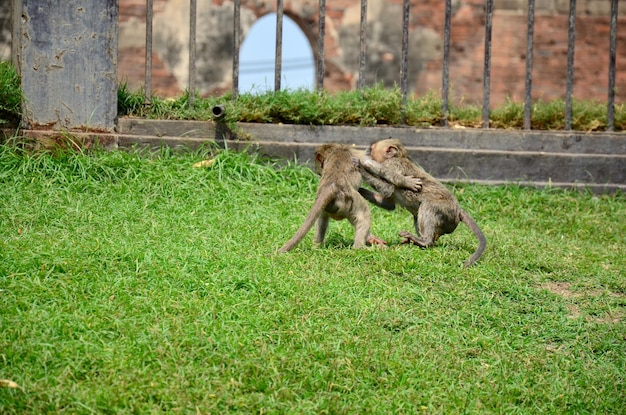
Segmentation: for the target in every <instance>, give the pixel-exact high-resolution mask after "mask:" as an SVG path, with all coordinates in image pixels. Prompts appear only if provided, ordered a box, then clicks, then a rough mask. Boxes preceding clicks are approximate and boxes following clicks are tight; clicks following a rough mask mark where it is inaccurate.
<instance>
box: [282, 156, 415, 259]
mask: <svg viewBox="0 0 626 415" xmlns="http://www.w3.org/2000/svg"><path fill="white" fill-rule="evenodd" d="M360 156H361V157H362V156H363V155H362V154H360V153H358V151H357V150H356V149H354V148H353V147H351V146H348V145H342V144H323V145H321V146H319V147H318V148H317V149H316V151H315V171H316V172H317V173H318V174H319V175H320V176H321V178H320V182H319V186H318V189H317V193H316V196H315V202H314V203H313V207H312V208H311V210H310V211H309V214H308V215H307V217H306V219H305V220H304V223H303V224H302V225H301V226H300V228H299V229H298V230H297V231H296V233H295V235H294V236H293V237H292V238H291V239H289V240H288V241H287V242H286V243H285V244H284V245H283V246H282V247H281V248H280V249H279V250H278V252H281V253H282V252H288V251H290V250H291V249H293V248H294V247H295V246H296V245H297V244H298V243H299V242H300V241H301V240H302V239H303V238H304V236H305V235H306V234H307V232H308V231H309V230H310V229H311V227H312V226H313V223H314V222H315V221H317V223H316V227H315V236H314V242H315V244H322V243H323V242H324V237H325V235H326V230H327V229H328V222H329V219H331V218H332V219H335V220H342V219H348V221H350V223H351V224H352V226H354V229H355V233H354V244H353V247H354V248H362V247H364V246H365V245H366V244H367V243H368V242H369V243H370V244H378V245H385V244H386V242H385V241H383V240H382V239H380V238H377V237H376V236H374V235H372V234H370V225H371V212H370V209H369V206H368V204H367V201H366V200H365V199H364V198H363V196H361V194H359V192H358V189H359V187H360V186H361V183H362V181H363V177H362V175H361V174H362V173H363V172H364V174H365V175H369V174H370V173H367V172H365V171H364V170H363V169H361V168H360V167H359V165H357V163H355V157H360ZM377 171H379V173H380V174H381V176H383V177H384V178H385V179H386V180H388V181H389V182H393V183H394V185H398V186H400V187H402V188H409V189H413V190H419V189H420V188H421V181H420V180H419V179H416V178H413V177H404V176H401V175H398V174H396V173H394V172H389V171H387V169H386V168H383V169H382V171H381V170H380V169H379V170H377ZM372 198H373V199H374V200H376V197H375V196H372ZM378 199H379V203H380V204H382V205H386V203H387V201H385V200H382V199H381V198H380V197H378Z"/></svg>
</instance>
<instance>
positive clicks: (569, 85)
mask: <svg viewBox="0 0 626 415" xmlns="http://www.w3.org/2000/svg"><path fill="white" fill-rule="evenodd" d="M575 44H576V0H570V1H569V27H568V29H567V76H566V80H565V85H566V86H565V129H566V130H571V129H572V91H573V89H574V47H575Z"/></svg>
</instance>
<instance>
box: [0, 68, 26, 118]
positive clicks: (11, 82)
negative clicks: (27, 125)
mask: <svg viewBox="0 0 626 415" xmlns="http://www.w3.org/2000/svg"><path fill="white" fill-rule="evenodd" d="M20 84H21V83H20V77H19V75H18V74H17V72H16V71H15V68H14V67H13V65H11V63H10V62H7V61H2V60H0V126H2V124H7V123H15V124H17V122H18V121H19V119H20V114H21V107H22V99H23V96H22V88H21V86H20Z"/></svg>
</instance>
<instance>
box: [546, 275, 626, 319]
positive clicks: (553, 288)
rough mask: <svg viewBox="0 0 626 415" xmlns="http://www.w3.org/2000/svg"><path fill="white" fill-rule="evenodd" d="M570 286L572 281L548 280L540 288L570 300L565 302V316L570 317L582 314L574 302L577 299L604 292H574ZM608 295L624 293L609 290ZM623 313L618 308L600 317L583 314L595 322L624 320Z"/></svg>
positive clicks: (594, 290)
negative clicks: (567, 302) (566, 312)
mask: <svg viewBox="0 0 626 415" xmlns="http://www.w3.org/2000/svg"><path fill="white" fill-rule="evenodd" d="M571 287H572V283H569V282H548V283H545V284H542V285H541V288H543V289H544V290H548V291H550V292H551V293H553V294H556V295H559V296H561V297H563V298H565V299H567V300H570V304H567V305H566V307H567V310H568V315H567V317H568V318H571V319H576V318H579V317H580V316H581V315H582V314H583V313H582V312H581V310H580V307H579V305H578V304H576V303H577V300H581V299H582V300H584V299H585V298H590V297H599V296H601V295H603V294H604V293H605V292H604V291H602V290H598V289H587V290H585V291H583V292H574V291H572V289H571ZM608 295H609V296H610V297H613V298H621V297H624V295H621V294H618V293H614V292H609V294H608ZM625 314H626V312H625V311H624V310H622V309H618V310H614V311H613V312H612V313H606V314H605V315H604V316H602V317H597V316H595V317H594V316H589V315H587V316H585V319H586V320H587V321H589V322H595V323H619V322H620V321H623V320H624V316H625Z"/></svg>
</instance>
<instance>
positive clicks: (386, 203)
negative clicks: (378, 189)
mask: <svg viewBox="0 0 626 415" xmlns="http://www.w3.org/2000/svg"><path fill="white" fill-rule="evenodd" d="M359 193H360V194H361V196H363V198H365V200H367V201H368V202H370V203H372V204H374V205H376V206H378V207H380V208H383V209H385V210H394V209H395V208H396V202H395V201H394V200H393V199H392V198H386V197H383V195H381V194H380V193H375V192H372V191H371V190H368V189H364V188H362V187H360V188H359Z"/></svg>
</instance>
